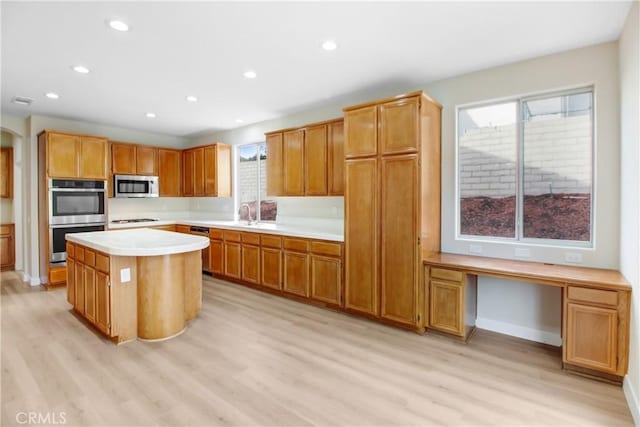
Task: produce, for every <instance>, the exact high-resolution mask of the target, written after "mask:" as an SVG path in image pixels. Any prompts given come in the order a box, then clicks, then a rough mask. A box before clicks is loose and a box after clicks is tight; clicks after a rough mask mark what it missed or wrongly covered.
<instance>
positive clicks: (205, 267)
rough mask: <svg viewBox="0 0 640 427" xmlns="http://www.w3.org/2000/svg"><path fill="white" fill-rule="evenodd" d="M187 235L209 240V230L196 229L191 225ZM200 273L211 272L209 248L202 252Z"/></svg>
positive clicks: (204, 228) (203, 228) (205, 228)
mask: <svg viewBox="0 0 640 427" xmlns="http://www.w3.org/2000/svg"><path fill="white" fill-rule="evenodd" d="M189 234H196V235H198V236H203V237H206V238H209V229H208V228H207V227H196V226H193V225H192V226H191V228H190V229H189ZM202 271H206V272H207V273H209V272H211V268H210V258H209V246H207V247H206V248H204V249H203V250H202Z"/></svg>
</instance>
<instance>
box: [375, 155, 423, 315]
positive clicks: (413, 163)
mask: <svg viewBox="0 0 640 427" xmlns="http://www.w3.org/2000/svg"><path fill="white" fill-rule="evenodd" d="M400 188H401V189H402V191H399V190H398V189H400ZM419 195H420V188H419V185H418V158H417V155H416V154H409V155H404V156H389V157H383V158H382V160H381V161H380V197H381V200H380V248H381V249H380V269H381V278H380V279H381V283H380V285H381V299H380V311H381V312H380V314H381V316H382V317H384V318H386V319H389V320H394V321H396V322H401V323H405V324H409V325H415V324H417V322H418V319H417V313H418V312H417V303H418V275H419V274H418V273H419V270H418V268H419V262H418V261H419V260H418V258H419V247H418V221H419V216H418V201H419Z"/></svg>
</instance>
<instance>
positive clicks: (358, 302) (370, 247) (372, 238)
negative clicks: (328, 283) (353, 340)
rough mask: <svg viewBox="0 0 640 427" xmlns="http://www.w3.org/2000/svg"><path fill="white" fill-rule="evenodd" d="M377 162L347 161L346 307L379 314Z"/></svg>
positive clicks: (367, 160)
mask: <svg viewBox="0 0 640 427" xmlns="http://www.w3.org/2000/svg"><path fill="white" fill-rule="evenodd" d="M377 169H378V162H377V160H376V159H375V158H373V159H371V158H369V159H359V160H348V161H346V162H345V178H346V181H345V198H344V202H345V230H344V231H345V269H346V270H345V307H346V308H348V309H351V310H356V311H362V312H365V313H369V314H374V315H377V314H378V310H379V304H378V294H379V285H378V283H379V282H378V275H379V271H378V207H377V204H378V191H377V189H378V183H377V180H378V173H377Z"/></svg>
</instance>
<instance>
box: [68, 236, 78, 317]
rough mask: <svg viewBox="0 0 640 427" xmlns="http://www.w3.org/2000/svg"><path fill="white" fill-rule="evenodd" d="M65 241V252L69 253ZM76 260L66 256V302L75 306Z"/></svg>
mask: <svg viewBox="0 0 640 427" xmlns="http://www.w3.org/2000/svg"><path fill="white" fill-rule="evenodd" d="M69 246H70V245H69V244H68V243H67V253H69ZM75 277H76V262H75V261H74V260H73V259H72V258H67V302H68V303H69V304H71V305H73V306H74V307H75V305H76V278H75Z"/></svg>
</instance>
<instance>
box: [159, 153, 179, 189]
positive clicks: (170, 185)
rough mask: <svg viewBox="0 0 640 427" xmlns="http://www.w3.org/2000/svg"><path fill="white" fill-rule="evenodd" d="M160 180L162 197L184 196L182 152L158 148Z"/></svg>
mask: <svg viewBox="0 0 640 427" xmlns="http://www.w3.org/2000/svg"><path fill="white" fill-rule="evenodd" d="M158 181H159V186H160V197H178V196H182V152H181V151H180V150H172V149H169V148H159V149H158Z"/></svg>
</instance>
